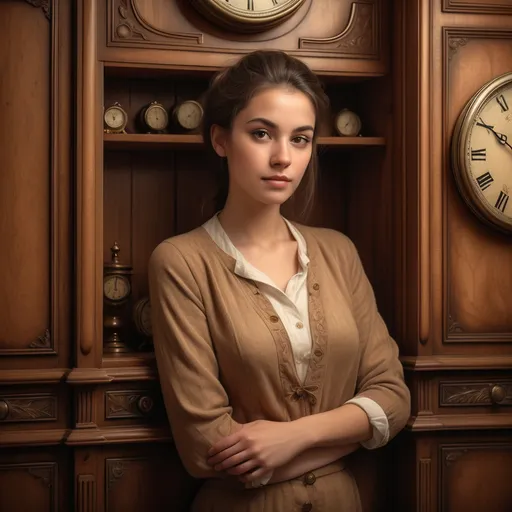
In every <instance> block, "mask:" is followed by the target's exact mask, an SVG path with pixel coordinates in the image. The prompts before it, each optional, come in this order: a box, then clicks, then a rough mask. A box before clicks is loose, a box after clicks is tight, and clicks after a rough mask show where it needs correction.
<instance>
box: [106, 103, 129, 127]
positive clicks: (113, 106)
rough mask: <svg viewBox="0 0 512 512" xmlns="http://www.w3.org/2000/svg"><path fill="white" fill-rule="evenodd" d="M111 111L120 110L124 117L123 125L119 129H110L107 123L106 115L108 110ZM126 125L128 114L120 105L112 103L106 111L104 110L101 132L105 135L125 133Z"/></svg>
mask: <svg viewBox="0 0 512 512" xmlns="http://www.w3.org/2000/svg"><path fill="white" fill-rule="evenodd" d="M112 109H117V110H120V111H121V113H122V114H123V116H124V121H123V124H122V126H120V127H119V128H112V127H111V126H109V124H108V123H107V113H108V111H109V110H112ZM127 124H128V113H127V112H126V110H125V109H124V108H123V107H122V106H121V104H120V103H118V102H117V101H116V102H115V103H113V104H112V105H110V106H109V107H107V108H106V109H104V112H103V131H104V132H105V133H126V125H127Z"/></svg>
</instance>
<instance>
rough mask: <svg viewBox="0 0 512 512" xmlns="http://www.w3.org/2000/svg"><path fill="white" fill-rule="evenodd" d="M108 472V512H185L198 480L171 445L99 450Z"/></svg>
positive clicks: (106, 505)
mask: <svg viewBox="0 0 512 512" xmlns="http://www.w3.org/2000/svg"><path fill="white" fill-rule="evenodd" d="M95 456H96V457H101V460H103V461H104V462H103V465H104V471H105V480H104V482H105V495H104V510H105V512H116V511H118V510H123V511H125V512H138V511H140V510H155V511H156V510H172V511H173V512H174V511H175V512H186V511H188V510H189V507H190V504H191V501H192V499H193V495H194V492H195V490H196V489H197V485H198V482H197V481H194V480H193V479H192V478H190V477H189V476H188V475H187V473H186V472H185V470H184V469H183V466H182V464H181V461H180V460H179V457H178V455H177V453H176V450H175V448H174V447H173V446H171V445H168V444H160V445H153V446H142V447H130V448H129V449H123V450H122V451H121V450H117V453H116V450H114V449H109V450H106V451H104V452H103V453H101V454H100V453H96V454H95Z"/></svg>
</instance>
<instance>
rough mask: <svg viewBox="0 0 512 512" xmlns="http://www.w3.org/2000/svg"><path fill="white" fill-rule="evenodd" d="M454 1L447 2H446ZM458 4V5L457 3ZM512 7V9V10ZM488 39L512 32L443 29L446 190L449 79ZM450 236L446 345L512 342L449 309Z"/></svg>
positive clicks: (505, 37)
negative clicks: (469, 324) (476, 328)
mask: <svg viewBox="0 0 512 512" xmlns="http://www.w3.org/2000/svg"><path fill="white" fill-rule="evenodd" d="M446 2H450V3H451V4H454V2H452V1H451V0H444V3H445V4H446ZM457 3H458V2H457ZM511 8H512V7H511ZM485 39H503V40H510V39H512V32H511V31H510V30H504V29H491V28H488V29H482V28H463V27H460V28H459V27H457V28H456V27H443V29H442V41H443V51H442V55H443V88H442V91H443V93H442V105H443V109H442V111H443V120H442V121H443V134H444V135H443V144H444V146H443V148H442V154H443V155H445V157H444V158H443V177H444V178H443V180H444V183H443V188H444V189H445V190H446V189H447V180H448V176H450V175H451V167H450V166H451V163H450V160H449V156H448V155H449V154H450V152H449V147H448V145H449V143H450V139H451V138H450V135H451V134H450V132H449V129H448V127H449V119H448V112H449V111H450V101H451V98H450V90H451V89H450V79H451V73H452V71H453V69H456V68H457V66H459V62H458V61H459V56H460V54H461V52H462V50H461V49H462V48H465V47H469V46H470V45H471V42H472V41H474V40H485ZM447 201H448V199H447V194H443V212H444V213H443V215H444V216H445V217H446V215H447V211H448V204H447ZM447 222H448V221H447V219H446V218H445V219H444V225H447ZM449 246H450V233H449V232H447V233H446V239H445V243H444V248H443V261H444V262H445V270H446V271H445V272H444V275H445V277H444V282H443V303H444V304H446V306H445V313H444V317H445V318H444V321H443V340H442V341H443V343H478V344H482V343H512V333H510V332H501V333H500V332H497V333H496V332H489V333H485V332H484V333H482V332H478V333H476V332H475V333H473V332H469V331H467V329H464V327H463V326H462V325H461V324H460V323H459V319H457V317H456V314H454V312H453V311H452V310H451V309H450V302H451V301H450V298H451V289H450V288H451V287H450V275H449V272H450V268H451V262H450V257H451V256H450V252H449V251H448V247H449Z"/></svg>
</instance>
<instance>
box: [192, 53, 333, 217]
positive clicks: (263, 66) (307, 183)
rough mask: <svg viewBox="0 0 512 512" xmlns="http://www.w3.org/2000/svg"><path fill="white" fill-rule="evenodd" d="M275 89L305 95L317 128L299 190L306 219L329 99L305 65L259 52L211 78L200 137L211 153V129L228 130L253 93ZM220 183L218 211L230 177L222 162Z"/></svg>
mask: <svg viewBox="0 0 512 512" xmlns="http://www.w3.org/2000/svg"><path fill="white" fill-rule="evenodd" d="M277 86H285V87H290V88H293V89H296V90H297V91H300V92H302V93H304V94H306V96H308V97H309V99H310V100H311V102H312V104H313V107H314V109H315V116H316V123H315V124H316V126H315V134H314V137H313V151H312V156H311V160H310V162H309V164H308V167H307V169H306V172H305V174H304V178H303V180H302V183H301V185H300V187H299V188H300V189H302V194H303V198H304V203H303V204H304V207H303V211H302V214H303V215H304V216H305V215H306V214H307V213H308V212H309V210H310V209H311V206H312V203H313V200H314V196H315V190H316V179H317V172H318V158H317V154H316V135H317V131H318V127H319V125H320V124H321V123H322V122H323V121H324V120H325V117H326V114H327V111H328V108H329V99H328V98H327V95H326V94H325V92H324V90H323V88H322V85H321V83H320V81H319V80H318V78H317V76H316V75H315V74H314V73H313V72H312V71H311V70H310V69H309V67H308V66H307V65H306V64H304V63H303V62H302V61H300V60H299V59H296V58H294V57H291V56H289V55H287V54H286V53H284V52H282V51H274V50H259V51H255V52H252V53H249V54H247V55H245V56H244V57H242V58H241V59H240V60H239V61H238V62H237V63H235V64H234V65H233V66H231V67H229V68H226V69H224V70H223V71H221V72H219V73H218V74H217V75H215V77H214V78H213V80H212V82H211V84H210V88H209V89H208V91H207V92H206V94H205V97H204V100H203V109H204V116H203V128H202V130H203V137H204V140H205V142H206V144H207V145H208V147H209V149H210V150H213V147H212V141H211V138H210V130H211V127H212V126H213V125H219V126H221V127H222V128H225V129H231V127H232V123H233V119H234V118H235V117H236V116H237V114H238V113H239V112H240V111H241V110H243V109H244V108H245V107H246V106H247V104H248V103H249V101H250V100H251V99H252V98H253V96H254V95H255V94H256V93H258V92H259V91H261V90H262V89H265V88H269V87H277ZM220 181H221V183H220V189H219V193H218V195H217V197H216V205H215V206H216V209H217V211H218V210H221V209H222V208H223V207H224V204H225V202H226V198H227V195H228V187H229V175H228V172H227V162H226V160H225V159H223V170H222V172H221V178H220Z"/></svg>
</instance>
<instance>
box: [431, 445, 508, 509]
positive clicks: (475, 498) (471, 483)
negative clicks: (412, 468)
mask: <svg viewBox="0 0 512 512" xmlns="http://www.w3.org/2000/svg"><path fill="white" fill-rule="evenodd" d="M440 464H441V470H440V481H441V489H440V502H441V503H440V509H441V511H442V512H458V511H459V510H468V511H470V510H474V511H477V510H489V511H490V510H492V512H509V511H510V506H511V504H512V486H511V485H510V482H511V481H512V443H511V442H506V443H500V442H493V441H489V442H485V443H478V442H472V443H460V444H454V445H441V446H440Z"/></svg>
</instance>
